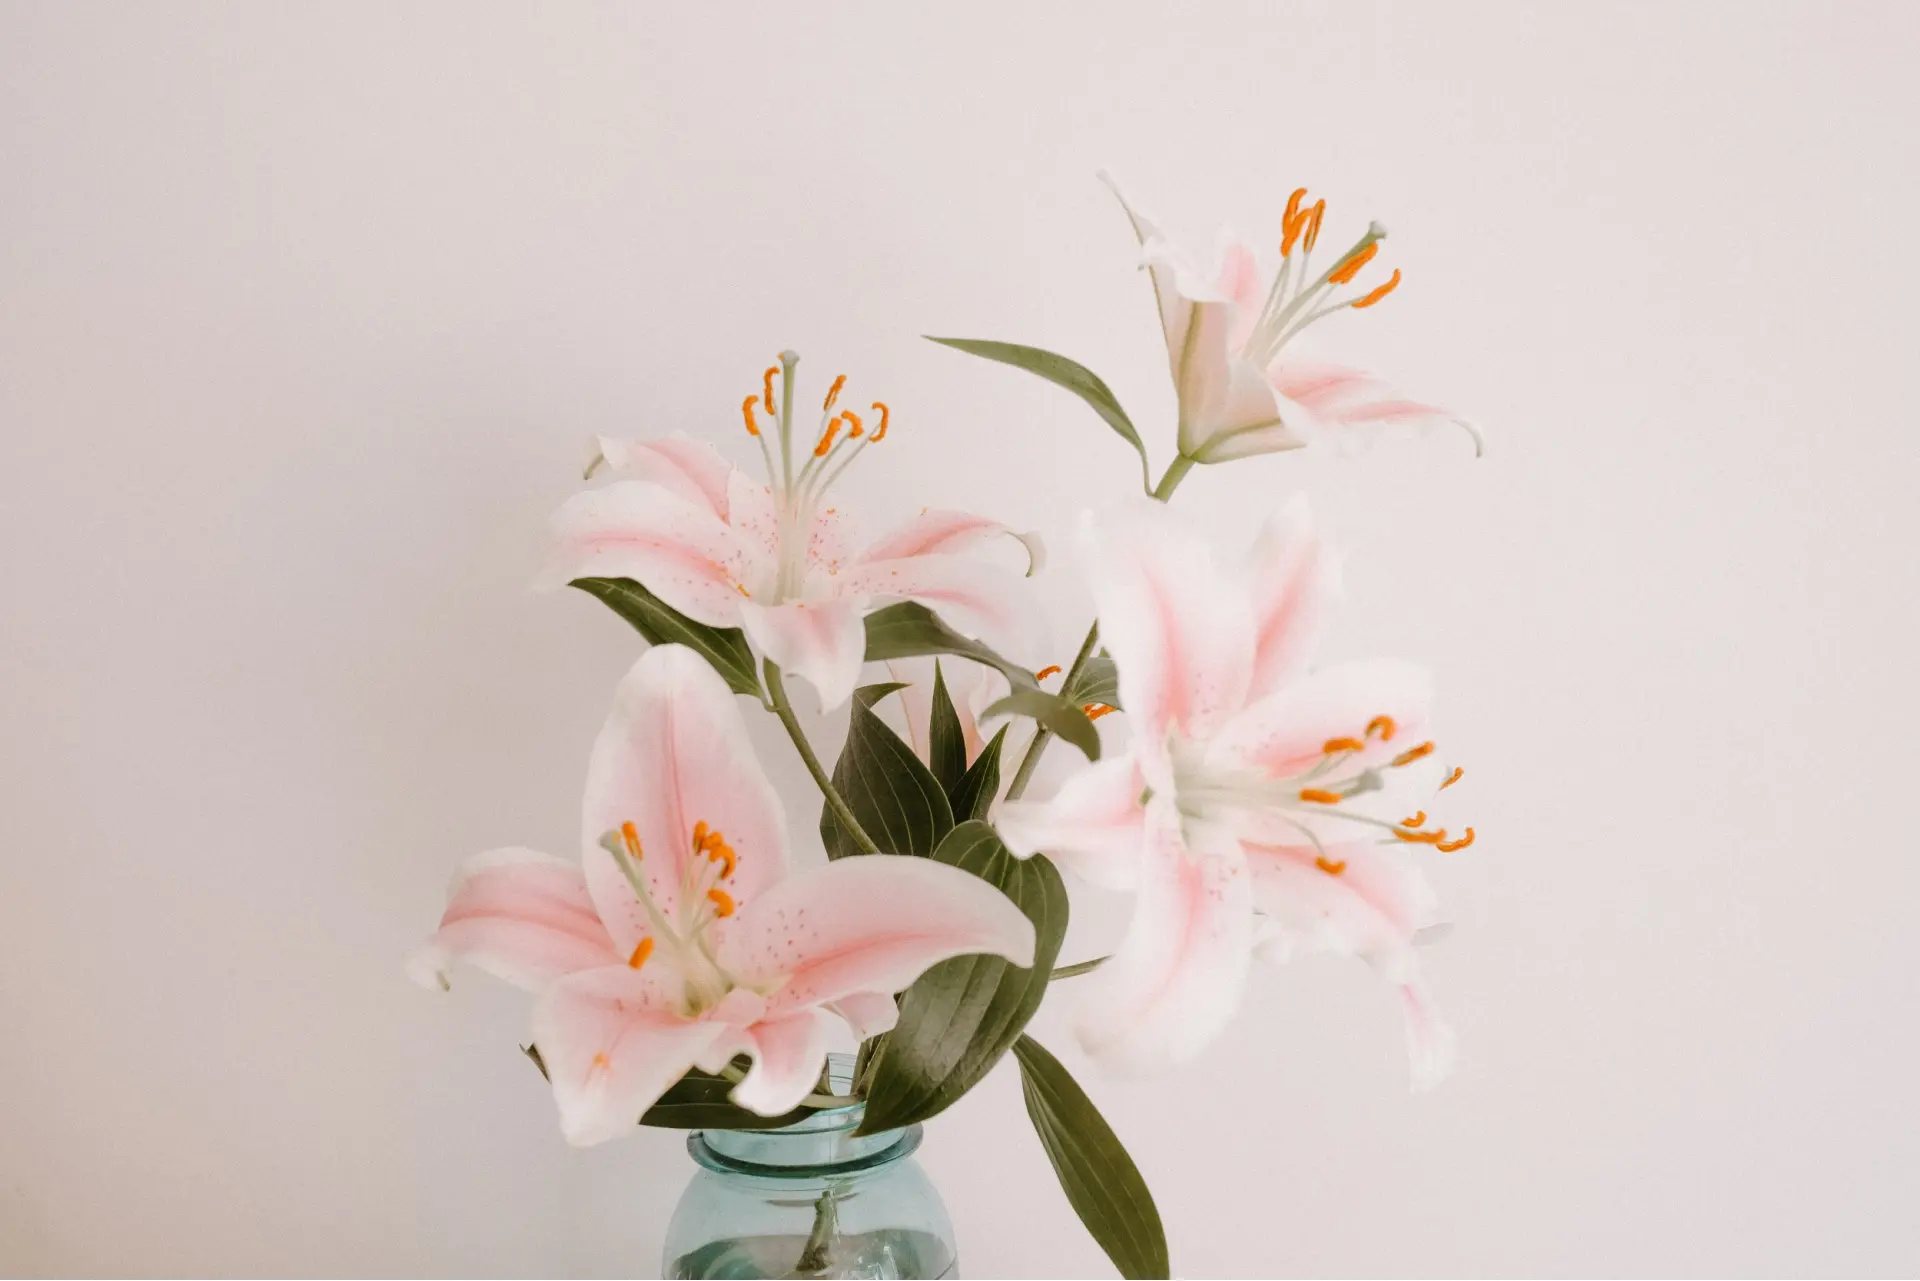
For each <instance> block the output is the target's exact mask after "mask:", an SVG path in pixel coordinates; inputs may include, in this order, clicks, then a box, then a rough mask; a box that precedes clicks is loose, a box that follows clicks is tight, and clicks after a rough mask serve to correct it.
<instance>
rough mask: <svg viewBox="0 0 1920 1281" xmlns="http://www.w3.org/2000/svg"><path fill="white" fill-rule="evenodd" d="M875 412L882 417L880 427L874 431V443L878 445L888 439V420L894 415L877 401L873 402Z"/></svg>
mask: <svg viewBox="0 0 1920 1281" xmlns="http://www.w3.org/2000/svg"><path fill="white" fill-rule="evenodd" d="M873 412H874V413H876V414H879V415H880V425H879V426H878V427H875V428H874V429H873V443H874V444H876V445H877V444H879V443H880V442H881V441H883V440H885V439H886V436H887V419H888V418H890V417H891V416H892V415H891V414H890V413H889V412H888V410H887V407H886V406H885V405H883V404H881V403H880V402H879V401H877V400H876V401H874V402H873Z"/></svg>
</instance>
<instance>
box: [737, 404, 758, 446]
mask: <svg viewBox="0 0 1920 1281" xmlns="http://www.w3.org/2000/svg"><path fill="white" fill-rule="evenodd" d="M759 403H760V398H759V397H758V396H749V397H747V398H746V399H745V400H743V401H741V402H740V412H741V413H742V414H743V415H745V417H746V420H747V435H749V436H758V435H759V434H760V424H759V423H757V422H755V421H753V407H754V406H755V405H757V404H759Z"/></svg>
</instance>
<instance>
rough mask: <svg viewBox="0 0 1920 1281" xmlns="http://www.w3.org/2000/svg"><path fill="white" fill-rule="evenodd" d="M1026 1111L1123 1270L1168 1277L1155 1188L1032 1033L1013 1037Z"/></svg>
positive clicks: (1083, 1216) (1096, 1235)
mask: <svg viewBox="0 0 1920 1281" xmlns="http://www.w3.org/2000/svg"><path fill="white" fill-rule="evenodd" d="M1013 1055H1014V1058H1016V1059H1018V1060H1019V1062H1020V1088H1021V1091H1022V1092H1023V1093H1024V1094H1025V1095H1026V1100H1027V1117H1028V1119H1029V1120H1031V1121H1032V1122H1033V1129H1034V1132H1035V1133H1036V1134H1038V1135H1039V1136H1040V1145H1041V1146H1042V1147H1044V1148H1045V1149H1046V1150H1047V1159H1048V1160H1049V1161H1052V1162H1053V1170H1054V1173H1055V1174H1057V1175H1059V1176H1060V1188H1061V1190H1062V1191H1064V1192H1065V1193H1066V1194H1067V1203H1068V1204H1069V1205H1071V1206H1073V1211H1074V1213H1075V1214H1078V1215H1079V1216H1080V1222H1082V1223H1084V1224H1086V1225H1087V1231H1088V1232H1090V1233H1092V1234H1093V1239H1094V1240H1095V1241H1096V1242H1098V1243H1099V1246H1100V1248H1101V1249H1102V1250H1105V1251H1106V1252H1107V1257H1108V1258H1109V1259H1112V1260H1113V1266H1114V1267H1116V1268H1118V1269H1119V1270H1120V1275H1121V1276H1123V1277H1167V1276H1171V1275H1172V1274H1173V1268H1172V1265H1171V1264H1170V1262H1169V1261H1168V1259H1167V1234H1166V1231H1165V1229H1163V1228H1162V1227H1161V1226H1160V1211H1159V1210H1158V1209H1156V1208H1155V1207H1154V1204H1153V1194H1152V1193H1151V1192H1149V1191H1147V1183H1146V1180H1145V1179H1142V1178H1141V1177H1140V1171H1139V1168H1138V1167H1136V1166H1135V1165H1134V1163H1133V1158H1132V1157H1130V1156H1128V1155H1127V1150H1126V1149H1125V1148H1123V1147H1121V1146H1120V1140H1119V1139H1118V1138H1117V1137H1115V1135H1114V1133H1113V1127H1111V1126H1109V1125H1108V1124H1107V1120H1106V1118H1105V1117H1103V1116H1101V1115H1100V1112H1099V1109H1097V1108H1095V1107H1094V1106H1093V1102H1092V1100H1090V1099H1089V1098H1087V1095H1086V1091H1084V1090H1082V1089H1081V1088H1080V1085H1079V1082H1077V1081H1075V1080H1074V1079H1073V1078H1072V1077H1071V1076H1069V1075H1068V1074H1067V1070H1066V1069H1065V1068H1063V1067H1061V1066H1060V1060H1058V1059H1056V1058H1054V1057H1053V1055H1051V1054H1049V1053H1047V1051H1046V1049H1045V1048H1044V1047H1043V1046H1042V1045H1041V1044H1040V1043H1039V1042H1038V1041H1036V1040H1034V1039H1033V1038H1032V1037H1030V1036H1023V1037H1021V1038H1020V1039H1019V1040H1018V1041H1016V1042H1015V1043H1014V1046H1013Z"/></svg>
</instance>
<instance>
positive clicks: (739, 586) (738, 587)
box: [733, 583, 753, 600]
mask: <svg viewBox="0 0 1920 1281" xmlns="http://www.w3.org/2000/svg"><path fill="white" fill-rule="evenodd" d="M733 590H735V591H736V592H739V593H740V594H741V595H742V596H745V597H746V598H747V599H748V600H752V599H753V593H752V592H750V591H748V590H747V585H746V584H745V583H735V584H734V585H733Z"/></svg>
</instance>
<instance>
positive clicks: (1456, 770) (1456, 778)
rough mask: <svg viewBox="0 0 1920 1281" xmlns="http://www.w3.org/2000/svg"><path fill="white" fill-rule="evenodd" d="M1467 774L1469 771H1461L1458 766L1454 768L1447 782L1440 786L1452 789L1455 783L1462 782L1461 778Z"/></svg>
mask: <svg viewBox="0 0 1920 1281" xmlns="http://www.w3.org/2000/svg"><path fill="white" fill-rule="evenodd" d="M1466 772H1467V771H1465V770H1464V769H1461V768H1460V767H1459V766H1458V765H1456V766H1454V767H1453V773H1451V774H1449V775H1447V781H1446V782H1444V783H1442V784H1440V786H1442V787H1452V786H1453V785H1454V784H1455V783H1458V782H1459V781H1460V776H1461V775H1462V774H1464V773H1466Z"/></svg>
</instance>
